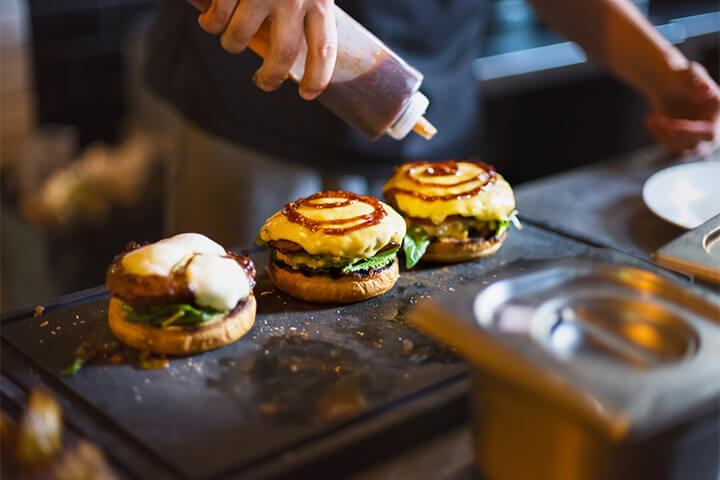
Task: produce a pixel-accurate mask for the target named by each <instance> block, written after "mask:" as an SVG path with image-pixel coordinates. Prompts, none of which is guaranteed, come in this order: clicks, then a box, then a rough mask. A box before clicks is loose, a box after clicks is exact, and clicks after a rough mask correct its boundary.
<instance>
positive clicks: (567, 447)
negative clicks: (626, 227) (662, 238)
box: [412, 251, 720, 480]
mask: <svg viewBox="0 0 720 480" xmlns="http://www.w3.org/2000/svg"><path fill="white" fill-rule="evenodd" d="M600 252H601V253H600V254H598V255H594V256H590V257H588V258H585V259H583V258H576V259H569V260H563V261H559V262H549V263H543V264H541V265H532V266H529V267H527V266H521V267H519V268H516V269H515V270H514V271H513V269H512V268H507V269H505V271H504V272H503V273H501V274H500V275H498V276H497V277H498V278H497V279H496V281H495V282H493V283H491V284H490V285H488V286H487V287H484V288H483V286H482V284H478V285H475V288H474V290H473V288H472V287H468V288H466V289H464V290H463V291H462V292H459V295H458V296H455V297H453V299H452V300H451V301H450V300H448V301H445V302H443V301H442V300H435V301H434V303H433V304H432V305H425V306H423V307H420V308H419V309H418V310H417V311H416V312H415V314H414V315H413V317H412V319H413V320H412V321H413V323H414V324H415V325H416V326H417V327H418V328H420V329H421V330H423V331H425V332H426V333H428V334H430V335H431V336H433V337H435V338H437V339H439V340H441V341H443V342H445V343H448V344H450V345H452V346H453V347H455V348H456V349H457V350H458V351H459V352H460V353H461V354H462V355H463V356H465V357H466V358H467V359H469V360H470V361H471V362H472V364H473V366H474V367H475V369H474V379H473V380H474V381H473V400H472V402H473V403H472V406H473V429H474V433H475V437H474V439H475V456H476V462H477V466H478V469H479V470H480V473H481V474H482V475H483V476H484V477H487V478H492V479H501V480H502V479H514V478H533V479H575V478H582V479H590V480H594V479H598V480H599V479H608V478H612V479H630V478H659V479H681V478H693V479H712V480H716V479H717V476H718V471H719V469H720V466H718V461H719V460H718V454H717V452H718V451H720V450H719V449H720V428H719V426H720V315H719V313H720V303H719V302H718V301H717V296H715V295H714V294H709V295H706V294H705V293H704V291H703V290H702V289H699V288H697V287H696V286H692V288H691V285H690V284H688V283H686V282H680V281H678V280H674V279H670V278H668V277H666V276H664V275H660V274H657V273H655V272H653V271H649V270H647V269H645V268H637V266H632V265H616V264H613V263H608V260H613V261H614V260H616V259H617V256H618V255H617V253H608V254H605V253H603V252H602V251H600ZM630 263H639V262H637V261H634V262H630ZM650 268H652V267H650Z"/></svg>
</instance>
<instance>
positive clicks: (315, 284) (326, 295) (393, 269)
mask: <svg viewBox="0 0 720 480" xmlns="http://www.w3.org/2000/svg"><path fill="white" fill-rule="evenodd" d="M268 273H269V274H270V280H272V282H273V283H274V284H275V286H276V287H277V288H279V289H280V290H282V291H283V292H285V293H287V294H288V295H290V296H291V297H293V298H296V299H298V300H304V301H306V302H313V303H352V302H360V301H362V300H367V299H369V298H372V297H376V296H378V295H382V294H383V293H385V292H387V291H388V290H390V289H391V288H392V287H393V285H395V282H397V279H398V274H399V268H398V261H397V258H395V259H394V260H393V262H392V263H391V264H389V265H386V266H384V267H382V268H378V269H375V270H370V271H369V272H367V273H365V274H361V275H344V276H341V277H337V278H333V277H331V276H330V275H323V274H321V273H318V274H313V275H306V274H304V273H303V272H301V271H296V270H290V269H287V268H284V267H282V266H279V265H278V264H277V263H276V262H274V261H271V262H270V265H269V266H268Z"/></svg>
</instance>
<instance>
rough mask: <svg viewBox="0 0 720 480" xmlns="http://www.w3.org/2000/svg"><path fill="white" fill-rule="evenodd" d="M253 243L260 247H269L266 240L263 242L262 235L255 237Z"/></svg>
mask: <svg viewBox="0 0 720 480" xmlns="http://www.w3.org/2000/svg"><path fill="white" fill-rule="evenodd" d="M253 242H255V245H257V246H258V247H267V246H268V244H267V242H266V241H265V240H263V239H262V237H261V236H260V235H255V238H254V239H253Z"/></svg>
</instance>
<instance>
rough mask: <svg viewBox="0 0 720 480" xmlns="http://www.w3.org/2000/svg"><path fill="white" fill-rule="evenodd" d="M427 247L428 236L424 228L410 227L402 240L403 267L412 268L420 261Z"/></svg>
mask: <svg viewBox="0 0 720 480" xmlns="http://www.w3.org/2000/svg"><path fill="white" fill-rule="evenodd" d="M428 245H430V235H428V233H427V231H425V229H424V228H422V227H421V226H418V225H412V226H410V229H408V231H407V233H406V234H405V238H404V239H403V250H404V251H405V267H406V268H408V269H411V268H413V267H414V266H415V265H417V263H418V262H419V261H420V259H421V258H422V256H423V255H425V251H426V250H427V247H428Z"/></svg>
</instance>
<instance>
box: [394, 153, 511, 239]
mask: <svg viewBox="0 0 720 480" xmlns="http://www.w3.org/2000/svg"><path fill="white" fill-rule="evenodd" d="M383 195H384V196H385V198H386V199H387V200H388V201H389V202H390V203H391V204H392V205H393V206H394V207H395V208H397V209H398V210H399V211H401V212H402V213H403V214H404V215H405V216H406V217H412V218H413V220H414V219H427V220H426V221H425V223H427V222H430V223H431V224H433V225H439V224H441V223H443V222H444V221H445V220H446V219H448V218H453V217H455V216H460V217H472V218H475V219H477V220H481V221H489V220H498V219H506V218H508V216H509V215H510V214H511V213H512V211H513V209H514V208H515V198H514V196H513V192H512V188H511V187H510V185H509V184H508V183H507V181H506V180H505V179H504V178H503V177H502V175H500V174H499V173H498V172H496V171H495V168H493V167H492V166H491V165H488V164H487V163H483V162H466V161H459V160H458V161H453V160H450V161H445V162H410V163H405V164H403V165H400V166H399V167H396V168H395V173H394V174H393V176H392V177H391V178H390V179H389V180H388V182H387V183H386V184H385V187H384V188H383ZM415 223H423V222H422V221H417V222H415Z"/></svg>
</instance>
